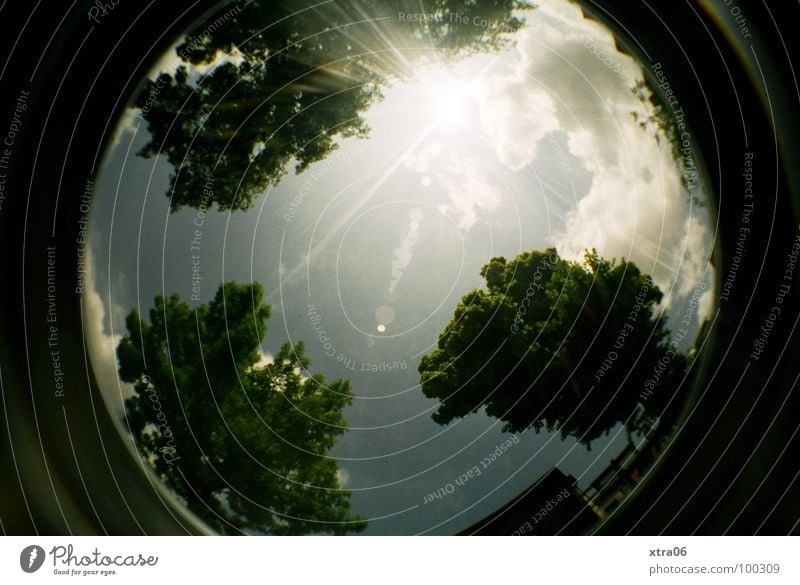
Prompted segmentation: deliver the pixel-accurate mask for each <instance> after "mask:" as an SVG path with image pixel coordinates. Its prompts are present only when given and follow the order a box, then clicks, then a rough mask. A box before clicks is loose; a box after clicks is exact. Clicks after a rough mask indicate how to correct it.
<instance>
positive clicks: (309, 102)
mask: <svg viewBox="0 0 800 585" xmlns="http://www.w3.org/2000/svg"><path fill="white" fill-rule="evenodd" d="M311 6H312V3H302V2H301V3H298V2H292V3H281V2H274V1H272V0H271V1H269V2H267V1H266V0H252V1H249V2H246V1H244V0H241V1H238V2H234V3H232V4H231V5H228V6H227V7H226V8H224V9H223V10H222V11H220V12H219V13H218V14H215V15H214V16H211V17H210V18H209V19H207V20H205V21H203V22H202V23H200V24H198V26H197V27H196V28H195V29H194V30H192V31H190V32H189V33H188V34H187V36H186V40H185V42H184V43H183V44H181V45H180V46H178V47H177V54H178V56H179V58H180V60H181V64H180V65H179V66H178V67H177V69H176V71H175V72H174V73H171V74H170V73H162V74H161V75H160V76H159V77H158V78H157V79H156V80H151V81H148V82H147V83H146V84H145V86H144V88H143V89H142V91H141V92H140V94H139V95H138V97H137V101H136V105H137V106H139V107H140V108H141V109H142V114H141V115H142V117H143V118H144V119H145V120H146V121H147V123H148V129H149V131H150V134H151V138H150V141H149V142H148V143H147V144H146V145H145V147H144V148H143V149H142V150H141V151H140V153H139V154H140V155H142V156H145V157H152V156H155V155H158V154H165V155H166V157H167V159H168V161H169V162H170V164H171V165H172V166H173V168H174V169H175V172H174V173H173V175H172V177H171V180H170V189H169V191H168V196H170V197H171V207H172V209H173V210H177V209H179V208H181V207H182V206H184V205H189V206H193V207H204V208H207V207H212V206H213V205H214V204H216V205H217V207H218V208H219V209H220V210H228V209H232V210H246V209H248V208H249V207H251V205H252V202H253V199H254V197H256V196H257V195H258V194H260V193H262V192H263V191H265V190H266V189H267V188H268V187H269V186H271V185H275V184H277V183H278V182H279V181H280V179H281V177H283V176H284V174H285V173H286V172H287V169H288V167H289V166H290V164H291V163H292V162H294V167H295V170H296V172H301V171H303V170H304V169H306V168H307V167H308V166H309V165H310V164H312V163H314V162H315V161H319V160H322V159H323V158H325V157H326V156H327V155H328V154H330V153H331V152H332V151H333V150H334V149H335V148H336V140H337V138H339V139H341V138H347V137H352V136H361V137H363V136H366V134H367V132H368V130H369V129H368V127H367V125H366V123H365V121H364V119H363V117H362V113H363V112H364V111H365V110H366V109H367V108H368V107H369V106H370V105H371V104H373V103H374V102H375V101H377V100H379V99H380V98H381V95H382V94H381V88H382V87H384V86H385V84H386V83H387V82H388V81H389V80H392V79H401V78H403V77H405V76H407V75H408V74H409V73H410V72H411V68H412V67H413V66H414V64H415V63H420V62H423V61H425V60H426V59H428V60H430V59H431V58H432V57H433V56H434V55H435V57H436V59H439V60H443V61H451V60H455V59H459V58H462V57H464V56H466V55H468V54H472V53H476V52H478V51H493V50H497V49H499V48H501V47H503V46H506V45H507V43H508V41H509V35H510V34H511V33H513V32H516V31H517V30H518V29H519V28H520V27H521V26H522V20H521V19H520V17H519V16H518V11H519V10H521V9H522V8H525V7H526V6H525V5H524V4H523V3H521V2H520V1H518V0H477V1H472V0H469V1H468V0H436V1H432V2H418V1H414V2H411V1H409V0H356V1H351V0H348V1H339V2H332V3H325V4H323V5H317V6H316V7H314V9H313V10H310V9H309V8H310V7H311ZM420 14H423V15H424V16H425V17H424V18H422V17H420ZM414 15H416V18H415V17H414ZM454 19H458V20H457V24H456V23H454ZM204 68H205V69H204ZM208 68H210V70H206V69H208ZM201 71H204V73H201Z"/></svg>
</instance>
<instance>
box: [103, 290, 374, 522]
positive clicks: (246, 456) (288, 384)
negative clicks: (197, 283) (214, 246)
mask: <svg viewBox="0 0 800 585" xmlns="http://www.w3.org/2000/svg"><path fill="white" fill-rule="evenodd" d="M262 297H263V290H262V288H261V286H260V285H259V284H257V283H256V284H252V285H238V284H235V283H227V284H225V285H223V286H221V287H220V288H219V290H218V291H217V294H216V296H215V298H214V300H213V301H212V302H211V303H209V304H208V305H201V306H199V307H197V308H195V309H191V308H189V306H188V305H187V304H186V303H185V302H183V301H182V300H181V298H180V297H179V296H178V295H172V296H170V297H168V298H165V297H163V296H158V297H156V299H155V308H153V309H152V310H151V311H150V323H149V324H148V323H147V322H146V321H145V320H143V319H142V318H140V316H139V314H138V313H137V312H136V311H135V310H134V311H132V312H131V314H130V315H129V316H128V318H127V321H126V325H127V329H128V333H127V335H126V336H125V337H124V338H123V339H122V340H121V341H120V344H119V346H118V348H117V356H118V358H119V372H120V377H121V378H122V379H123V380H124V381H126V382H130V383H132V384H133V385H134V388H135V391H136V394H135V395H134V396H133V397H131V398H129V399H128V400H127V401H126V403H125V405H126V419H127V423H128V425H129V427H130V429H131V431H132V432H133V435H134V437H135V440H136V443H137V445H138V447H139V449H140V450H141V451H142V453H143V454H144V455H145V456H146V457H147V460H148V462H149V463H150V464H151V465H152V466H153V468H154V469H155V471H156V472H157V473H158V475H159V476H160V477H161V478H162V479H163V480H164V481H165V482H166V483H167V485H168V486H169V487H171V488H172V489H174V490H175V491H176V492H177V493H178V495H180V496H181V497H182V498H184V499H185V500H186V502H187V504H188V507H189V509H190V510H192V511H193V512H195V513H196V514H197V515H198V516H200V517H201V518H203V519H204V520H205V521H206V522H208V523H209V524H210V525H211V526H212V527H214V528H216V529H218V530H219V531H221V532H232V531H236V530H250V531H257V532H268V533H273V534H306V533H314V532H322V533H334V534H344V533H347V532H355V531H360V530H363V528H364V527H365V525H366V523H365V522H364V521H363V520H362V519H361V518H358V517H355V516H352V515H351V514H350V513H349V508H350V506H349V497H350V494H349V492H348V491H347V490H344V489H342V486H341V484H340V482H339V479H338V474H337V472H338V465H337V463H336V461H335V460H334V459H332V458H329V457H327V452H328V451H329V450H330V449H331V447H332V446H333V443H334V441H335V439H336V437H337V436H339V435H341V434H342V433H343V432H344V431H345V429H346V422H345V420H344V418H343V416H342V410H343V409H344V407H345V406H347V405H348V404H350V402H351V400H352V393H351V391H350V385H349V383H348V382H347V381H345V380H337V381H334V382H326V381H325V379H324V378H323V376H321V375H318V374H317V375H313V376H310V377H306V374H305V373H304V372H306V371H307V368H308V366H309V360H308V358H307V357H306V355H305V352H304V348H303V344H302V342H301V343H298V344H297V345H295V346H292V345H290V344H288V343H287V344H284V345H283V347H281V349H280V351H279V352H278V353H277V355H275V357H274V359H273V360H272V362H271V363H266V364H264V363H262V361H260V354H259V351H258V348H259V344H260V341H261V339H262V337H263V335H264V333H265V331H266V321H267V319H268V318H269V315H270V307H269V306H268V305H264V304H262Z"/></svg>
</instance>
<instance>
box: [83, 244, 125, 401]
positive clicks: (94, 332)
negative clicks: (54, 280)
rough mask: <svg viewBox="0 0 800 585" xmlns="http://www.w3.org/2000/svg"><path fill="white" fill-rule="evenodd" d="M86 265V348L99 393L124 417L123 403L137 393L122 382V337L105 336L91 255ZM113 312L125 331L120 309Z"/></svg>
mask: <svg viewBox="0 0 800 585" xmlns="http://www.w3.org/2000/svg"><path fill="white" fill-rule="evenodd" d="M87 264H88V265H87V270H86V288H85V291H86V292H85V294H84V296H83V306H84V311H85V312H84V332H85V335H86V344H87V347H88V350H89V357H90V359H91V364H92V369H93V371H94V374H95V378H96V380H97V383H98V385H99V388H100V393H101V394H102V395H103V397H104V398H105V400H106V403H107V404H108V406H109V409H110V410H111V412H112V414H114V415H115V416H117V415H118V416H121V415H122V413H123V412H124V404H123V401H124V399H125V398H129V397H130V396H133V395H134V393H135V392H134V389H133V385H132V384H128V383H126V382H122V381H121V380H120V379H119V373H118V371H117V345H119V342H120V339H121V338H122V336H121V335H119V334H118V333H115V334H107V333H105V330H106V327H105V322H106V320H107V317H106V308H105V306H104V305H103V300H102V298H101V297H100V294H99V293H98V292H97V287H96V285H95V270H94V259H93V254H92V253H91V252H90V253H89V254H88V262H87ZM112 310H113V312H114V313H115V314H114V322H115V323H116V324H117V326H118V327H123V323H124V321H123V318H122V315H124V311H123V310H122V309H121V308H113V309H112Z"/></svg>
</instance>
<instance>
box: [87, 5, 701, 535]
mask: <svg viewBox="0 0 800 585" xmlns="http://www.w3.org/2000/svg"><path fill="white" fill-rule="evenodd" d="M537 5H538V6H539V7H538V8H537V9H536V10H535V11H533V12H530V13H527V14H526V20H527V25H526V27H525V28H524V29H523V30H522V31H521V32H520V33H519V35H518V38H517V42H516V44H515V46H513V47H512V48H510V49H509V50H507V51H504V52H503V53H501V54H499V55H477V56H474V57H471V58H468V59H465V60H463V61H461V62H459V63H457V64H456V65H454V66H452V67H445V66H442V65H431V66H429V67H427V68H424V69H421V70H419V71H417V74H416V76H415V77H414V78H413V79H411V80H410V81H408V82H407V83H402V84H395V85H394V86H392V87H391V88H389V89H388V90H387V91H386V92H385V99H384V100H383V101H382V102H380V103H378V104H375V105H374V106H373V107H372V108H371V109H370V110H369V111H368V112H367V114H366V116H365V117H366V120H367V122H368V124H369V126H370V128H371V131H370V134H369V137H368V138H367V139H359V138H352V139H346V140H341V141H340V143H339V148H338V150H337V151H336V152H335V153H334V154H332V155H330V156H329V157H328V158H327V159H326V160H324V161H321V162H319V163H316V164H314V165H312V166H311V167H310V168H309V169H308V170H306V171H305V172H304V173H301V174H300V175H295V174H294V173H293V172H290V173H289V174H288V175H287V176H286V177H285V179H284V180H283V181H282V182H281V183H280V184H279V185H277V186H276V187H274V188H271V189H269V190H268V191H267V192H265V193H264V194H263V195H262V196H261V197H259V198H258V199H257V200H256V201H255V205H254V207H253V208H252V209H251V210H249V211H248V212H245V213H242V212H235V213H227V212H226V213H219V212H217V211H213V210H209V211H208V212H207V213H203V212H200V211H198V210H196V209H182V210H180V211H178V212H176V213H170V211H169V201H168V199H167V197H165V196H164V193H165V192H166V191H167V187H168V179H169V174H170V172H171V168H170V166H169V164H168V163H167V162H166V161H165V160H164V159H163V158H160V157H159V158H155V159H143V158H140V157H138V156H136V155H135V153H136V152H137V151H138V150H139V149H140V148H141V147H142V146H144V144H145V143H146V142H147V140H148V136H147V130H146V125H145V124H144V123H143V122H141V121H140V120H138V119H137V118H136V117H135V115H134V114H135V111H134V110H129V112H128V113H127V115H126V116H125V117H124V119H123V120H122V121H121V122H120V127H119V130H118V133H117V136H116V138H115V141H114V144H113V146H112V147H111V148H110V150H109V152H108V153H107V156H106V160H105V164H104V167H103V169H102V172H101V174H100V176H99V179H98V181H97V187H96V201H95V203H94V205H93V209H92V215H91V252H92V259H91V265H92V269H91V273H90V278H91V281H92V283H93V285H94V292H91V293H88V294H87V296H86V298H85V302H86V306H87V331H88V333H89V339H90V342H91V352H92V360H93V365H94V367H95V369H96V371H97V372H98V374H99V378H100V379H101V380H103V385H104V387H103V391H104V394H105V395H106V397H107V400H108V403H109V408H110V409H111V410H112V411H113V412H116V413H121V398H122V397H123V396H126V395H128V394H129V393H130V391H131V389H130V388H129V387H126V385H124V384H121V383H119V381H118V379H117V377H116V364H115V358H114V348H115V347H116V343H117V342H118V340H119V338H120V335H121V334H124V317H125V315H126V314H127V313H128V312H130V310H131V309H132V308H134V307H137V308H138V309H139V311H140V313H143V314H144V313H146V312H147V311H148V310H149V308H150V307H151V306H152V302H153V297H154V296H155V295H157V294H171V293H173V292H177V293H179V294H180V295H181V296H182V297H183V298H184V299H185V300H187V301H189V300H190V298H191V297H192V295H193V294H194V293H195V292H196V291H194V290H193V288H192V287H193V281H192V274H193V266H196V265H199V267H200V274H201V276H202V280H201V281H200V286H199V293H197V294H198V296H199V300H196V301H191V302H190V303H189V304H190V305H192V306H196V305H198V304H200V303H207V302H209V301H210V300H211V298H212V297H213V295H214V293H215V292H216V290H217V288H218V286H219V284H220V283H221V282H222V281H229V280H236V281H238V282H250V281H258V282H261V283H262V284H263V285H264V287H265V291H266V298H265V301H266V302H267V303H268V304H270V305H271V306H272V317H271V319H270V320H269V322H268V327H269V329H268V332H267V334H266V336H265V338H264V340H263V343H262V348H261V351H262V354H263V355H264V359H265V360H268V359H269V357H270V356H271V355H272V354H273V353H274V352H276V351H277V349H278V348H279V347H280V345H281V344H282V343H283V342H284V341H287V340H292V341H295V342H296V341H299V340H303V341H305V343H306V348H307V352H308V354H309V356H310V358H311V366H310V371H311V372H314V373H317V372H319V373H322V374H325V376H326V378H329V379H337V378H347V379H349V380H350V382H351V386H352V388H353V392H354V394H355V400H354V402H353V405H352V406H351V407H350V408H348V409H347V410H346V412H345V417H346V419H347V421H348V424H349V427H350V431H348V432H347V433H346V434H345V435H344V436H342V437H341V438H340V439H339V440H338V442H337V444H336V445H335V447H334V449H333V451H332V453H331V455H332V456H334V457H335V458H337V459H338V461H339V465H340V477H341V480H342V482H343V483H344V485H345V486H346V487H348V488H349V489H351V490H352V504H353V511H354V512H355V513H358V514H361V515H362V516H364V517H366V518H368V519H369V520H370V523H369V527H368V529H367V534H409V533H431V534H447V533H453V532H456V531H458V530H460V529H463V528H465V527H466V526H469V525H470V524H472V523H473V522H475V521H476V520H478V519H480V518H482V517H483V516H485V515H487V514H489V513H490V512H492V511H494V510H495V509H496V508H498V507H499V506H501V505H502V504H504V503H506V502H507V501H508V500H510V499H511V498H512V497H514V496H515V495H517V494H518V493H520V492H521V491H522V490H523V489H524V488H526V487H528V486H529V485H530V484H531V483H533V481H534V480H535V479H536V478H538V477H539V476H540V475H541V474H542V473H544V472H545V471H547V470H548V469H549V468H550V467H552V466H555V465H557V466H558V467H559V468H560V469H562V470H563V471H565V472H566V473H570V474H572V475H573V476H575V477H576V478H577V479H578V483H579V485H580V486H582V487H586V486H587V485H588V484H589V483H590V482H591V480H592V479H593V478H594V477H595V476H596V475H597V474H598V473H599V472H600V471H601V470H602V469H603V467H604V466H605V464H606V463H607V462H608V460H609V459H610V458H611V457H613V456H614V455H616V454H617V453H618V452H619V451H621V450H622V448H623V447H624V446H625V444H626V441H627V438H626V436H625V433H624V430H623V429H621V428H617V429H615V431H614V432H612V433H611V436H609V437H607V438H603V439H600V440H598V441H596V442H595V444H593V446H592V450H591V451H588V450H586V449H585V448H584V447H582V446H580V445H578V444H577V443H576V442H575V441H574V440H572V439H567V440H561V438H560V437H559V436H558V435H557V434H548V433H540V434H535V433H534V432H533V431H529V432H527V433H525V434H524V435H522V436H520V437H519V442H518V443H515V444H514V446H513V447H511V448H510V449H508V451H507V452H506V453H505V454H504V455H503V456H502V457H500V458H499V459H498V460H497V461H496V462H494V463H493V464H492V466H491V468H490V469H487V470H486V471H485V472H484V473H483V474H481V475H480V476H478V477H476V478H474V479H471V480H470V481H469V482H466V483H465V484H464V485H463V486H459V487H458V489H456V490H455V491H454V492H453V493H452V494H450V495H448V496H447V497H445V498H442V499H436V500H435V501H434V502H430V503H425V501H426V498H425V496H426V495H428V494H429V493H431V492H434V491H436V490H437V489H439V488H441V487H443V486H445V485H447V484H448V483H452V482H454V481H455V479H456V478H458V477H459V476H461V475H462V474H463V473H465V472H466V471H468V470H469V469H471V468H472V467H474V466H475V464H476V461H479V460H481V459H483V458H484V457H486V456H487V455H488V454H490V453H492V452H493V451H494V450H495V449H496V447H497V446H498V445H500V444H502V443H504V442H505V441H506V440H507V439H508V438H509V435H508V434H507V433H502V432H501V424H502V423H499V422H498V421H497V420H496V419H493V418H489V417H487V416H485V415H484V414H482V413H478V414H475V415H472V416H469V417H466V418H464V419H460V420H458V421H456V422H454V423H452V424H450V425H448V426H446V427H442V426H439V425H437V424H435V423H434V422H432V421H431V419H430V415H431V413H432V412H433V411H434V410H435V408H436V404H437V403H436V401H434V400H430V399H427V398H425V397H424V396H423V394H422V392H421V390H420V388H419V384H418V375H417V365H418V363H419V360H420V358H421V356H422V355H424V354H425V353H427V352H429V351H431V350H432V349H433V348H434V347H435V343H436V339H437V336H438V333H439V332H440V331H441V330H442V328H443V327H444V326H445V325H446V324H447V323H448V322H449V320H450V318H451V317H452V313H453V309H454V308H455V306H456V304H457V303H458V301H459V299H460V298H461V297H462V295H464V294H466V293H467V292H468V291H469V290H471V289H473V288H477V287H481V286H482V284H483V281H482V279H481V277H480V275H479V270H480V267H481V266H482V265H483V264H485V263H486V262H487V261H488V260H489V259H490V258H492V257H494V256H505V257H506V258H512V257H514V256H516V255H518V254H519V253H521V252H523V251H526V250H531V249H542V248H545V247H548V246H556V247H557V249H558V251H559V253H560V254H561V255H562V256H563V257H567V258H572V259H577V260H580V259H581V258H582V255H583V252H584V250H585V249H587V248H597V250H598V252H599V253H600V254H601V255H603V256H606V257H616V258H621V257H625V258H628V259H630V260H633V261H634V262H636V263H637V264H638V265H639V267H640V268H641V269H642V271H643V272H646V273H650V274H652V275H653V277H654V279H655V281H656V283H657V284H658V285H659V286H660V288H661V289H662V290H663V291H664V292H665V293H668V294H667V295H666V297H667V298H666V300H665V301H664V303H663V308H665V309H667V310H668V315H669V318H670V320H671V321H670V322H673V321H676V320H680V318H681V317H682V316H683V314H684V312H685V311H686V310H687V306H688V305H687V302H688V299H689V298H690V297H691V296H692V295H693V294H696V293H695V291H699V293H701V294H699V297H700V301H701V302H700V312H699V317H702V315H707V314H709V312H710V310H711V309H712V307H711V304H710V303H711V298H712V293H713V291H712V290H711V288H712V287H711V282H712V273H711V268H710V267H709V265H708V263H707V258H708V255H709V251H710V248H711V241H712V237H713V225H712V224H711V221H710V217H709V211H708V209H706V208H705V207H704V206H702V201H703V195H702V191H699V192H695V193H691V194H690V193H688V192H687V191H686V189H685V188H684V187H683V186H682V184H681V180H680V170H679V169H678V167H677V166H676V163H675V161H674V160H673V158H672V154H671V151H670V149H669V147H668V146H667V145H666V144H665V142H664V140H663V139H662V140H659V138H658V136H657V135H656V131H655V130H654V129H652V128H650V129H642V128H641V127H640V126H639V125H638V123H637V122H636V120H635V119H634V116H633V115H632V112H634V111H636V112H639V113H640V114H642V115H647V114H648V113H649V111H648V107H649V106H648V105H647V104H646V103H642V102H640V101H639V100H637V99H636V98H635V97H634V96H633V94H632V92H631V87H632V86H633V85H634V83H635V82H636V81H637V80H639V79H641V78H642V76H643V72H642V66H641V65H640V64H639V63H636V62H635V61H634V60H633V59H632V58H630V57H629V56H627V55H624V54H621V53H618V52H617V51H616V49H615V45H614V39H613V37H612V36H611V34H610V32H609V31H608V30H606V29H605V28H604V27H603V26H601V25H600V24H598V23H596V22H593V21H588V20H584V19H583V18H582V17H581V14H580V11H579V10H578V8H577V7H576V6H575V5H573V4H571V3H568V2H564V1H561V0H542V1H539V2H537ZM698 202H699V203H700V205H698ZM198 234H199V235H198ZM193 240H194V246H192V241H193ZM192 248H194V249H192ZM698 287H699V288H698ZM703 287H705V292H703ZM699 317H698V316H695V318H694V321H693V323H694V326H695V327H696V326H697V323H698V318H699ZM320 331H324V334H325V335H324V337H325V338H326V342H325V343H323V342H320V341H319V339H318V333H319V332H320ZM693 337H694V336H693V335H691V336H690V338H693Z"/></svg>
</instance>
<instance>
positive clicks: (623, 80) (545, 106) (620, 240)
mask: <svg viewBox="0 0 800 585" xmlns="http://www.w3.org/2000/svg"><path fill="white" fill-rule="evenodd" d="M537 5H538V6H539V8H537V10H535V11H533V12H532V13H531V14H530V15H529V16H528V17H527V22H528V25H529V26H528V28H526V29H525V30H524V31H523V32H522V33H521V35H520V37H519V40H518V43H517V47H516V50H515V53H516V54H515V55H514V57H515V59H516V62H515V63H514V64H513V65H512V66H511V68H510V71H507V72H504V73H502V74H500V75H494V76H489V78H488V79H487V81H486V83H484V84H483V91H482V95H480V96H479V100H480V105H481V107H480V111H481V121H482V124H483V128H484V134H485V137H486V140H487V141H488V142H489V144H490V145H492V146H493V147H494V152H495V154H496V156H497V158H498V160H499V161H500V162H501V163H503V164H505V165H506V166H507V167H509V168H510V169H512V170H521V169H523V168H525V167H526V166H528V165H529V164H531V163H533V162H534V159H535V157H536V152H537V148H538V147H539V146H540V144H541V141H542V138H543V137H545V136H546V135H547V133H548V132H562V133H564V134H565V135H566V137H567V144H568V148H569V151H570V152H571V153H572V154H573V155H574V156H575V157H577V158H578V159H579V160H580V161H581V162H582V164H583V166H584V167H585V168H586V170H587V171H589V172H590V173H592V175H593V179H592V183H591V185H590V187H589V191H588V193H586V194H585V195H583V197H581V199H580V200H579V201H578V204H577V206H576V208H575V209H573V210H572V211H571V212H570V213H569V214H568V215H567V218H566V222H565V226H564V229H563V231H561V232H560V233H556V234H555V235H554V236H553V237H552V241H553V243H554V244H555V245H556V246H557V248H558V249H559V252H560V253H561V254H562V255H563V256H565V257H570V258H574V259H582V257H583V252H584V250H585V249H587V248H588V249H591V248H597V250H598V252H599V253H600V254H601V255H603V256H606V257H616V258H621V257H625V258H627V259H629V260H632V261H634V262H636V263H637V265H639V267H640V268H642V270H643V271H645V272H649V273H650V274H652V275H653V277H654V279H655V280H656V282H657V284H659V286H660V287H661V288H662V290H663V291H664V292H665V293H666V294H667V295H669V293H670V292H673V293H674V294H678V295H681V296H685V295H687V294H691V292H692V290H693V288H694V287H695V286H696V285H697V283H698V282H700V280H701V279H702V278H703V273H704V271H705V269H706V265H707V262H706V258H707V253H708V248H709V234H708V230H707V228H706V227H705V224H704V223H703V222H702V221H701V220H700V215H699V213H702V210H698V209H697V208H696V207H695V208H694V209H692V208H691V206H690V204H689V201H690V198H689V195H688V193H686V191H685V189H684V188H683V186H682V184H681V178H680V169H679V168H678V166H677V164H676V163H675V161H674V160H673V158H672V152H671V149H670V148H669V146H668V144H667V143H666V141H665V140H663V139H661V140H658V139H657V136H656V135H655V133H654V130H652V129H647V130H644V129H642V128H641V127H640V126H639V124H638V122H637V121H636V120H635V119H634V117H633V115H632V112H634V111H637V112H639V113H641V114H644V115H647V114H648V112H649V110H648V106H646V105H645V104H643V103H642V102H640V101H639V100H638V99H637V98H636V97H635V96H634V95H633V93H632V91H631V89H632V88H633V86H634V84H635V83H636V82H637V81H638V80H641V79H643V72H642V70H641V67H640V65H639V64H638V63H637V62H636V61H634V60H633V59H632V58H631V57H629V56H627V55H624V54H622V53H619V52H618V51H617V50H616V46H615V41H614V38H613V36H612V35H611V33H610V31H609V30H608V29H606V28H605V27H604V26H603V25H601V24H599V23H598V22H595V21H591V20H586V19H584V18H583V16H582V13H581V10H580V8H579V7H578V6H577V5H575V4H571V3H566V2H562V1H560V0H542V1H541V2H537ZM673 280H675V285H676V286H675V288H674V290H672V286H671V283H672V282H673Z"/></svg>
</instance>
